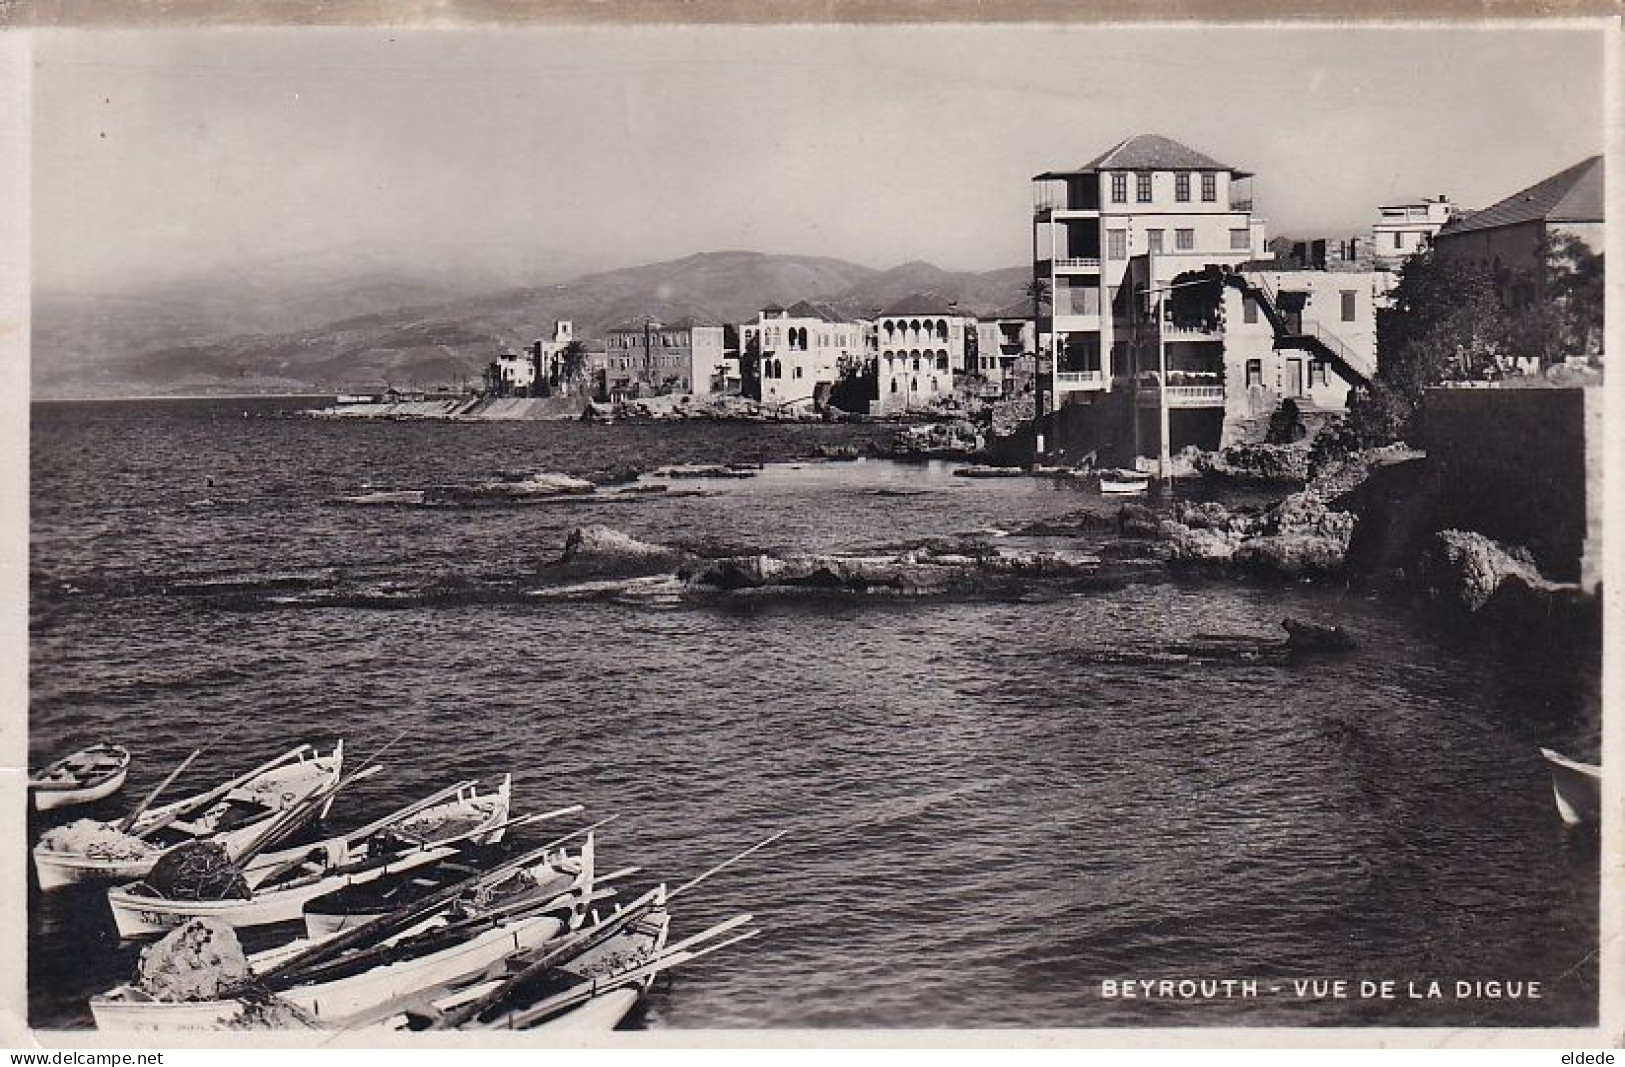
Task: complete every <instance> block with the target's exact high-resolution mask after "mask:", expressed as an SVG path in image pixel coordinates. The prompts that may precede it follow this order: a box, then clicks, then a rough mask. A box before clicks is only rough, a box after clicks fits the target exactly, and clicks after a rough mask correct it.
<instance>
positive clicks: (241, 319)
mask: <svg viewBox="0 0 1625 1067" xmlns="http://www.w3.org/2000/svg"><path fill="white" fill-rule="evenodd" d="M370 266H371V268H372V269H369V270H368V271H366V272H364V273H359V274H349V275H343V274H342V273H341V272H340V271H339V270H338V269H337V268H336V267H331V266H328V265H323V268H322V269H320V270H316V269H301V270H297V271H292V272H290V271H288V270H287V269H286V268H285V267H284V269H281V270H276V271H262V272H238V273H235V274H233V275H230V276H220V277H213V278H209V279H199V280H193V281H190V282H186V283H180V282H166V283H164V284H161V285H156V284H155V285H154V286H151V287H149V288H148V289H147V290H145V291H138V292H125V293H120V294H116V295H107V294H102V295H84V294H78V295H72V294H62V293H37V294H36V296H35V301H34V310H33V318H34V325H33V346H32V347H33V389H34V394H35V396H39V397H52V396H132V395H148V394H153V395H165V394H171V395H175V394H187V393H225V392H245V393H246V392H267V391H282V390H286V391H312V392H322V391H329V390H333V391H345V390H347V389H360V388H366V387H371V386H377V385H380V384H382V383H385V382H388V383H391V384H395V385H401V386H409V385H413V384H416V385H425V386H427V385H439V384H445V383H451V382H457V381H460V380H464V379H477V378H478V377H479V375H480V372H481V369H482V368H483V367H484V366H485V365H486V364H487V363H489V362H490V361H491V360H492V359H493V358H495V356H496V355H497V354H499V353H500V352H502V351H504V350H516V349H519V348H521V347H523V346H524V345H526V344H528V343H529V342H530V341H531V340H532V339H533V338H536V337H548V336H551V334H552V329H553V322H554V321H555V320H557V319H568V320H570V321H571V322H573V323H574V324H575V328H576V334H577V336H580V337H586V338H596V337H602V336H604V334H605V332H606V331H608V330H609V329H610V328H611V327H613V326H616V325H619V324H621V323H624V322H629V321H633V320H636V319H639V318H641V316H643V315H646V314H649V315H654V316H655V317H656V318H664V319H668V320H671V319H676V318H680V317H683V316H696V317H701V318H710V319H714V320H717V321H721V322H739V321H744V320H747V319H751V318H754V317H755V314H756V312H757V311H758V310H759V309H761V308H762V307H764V306H766V305H768V304H774V303H778V304H785V305H787V304H790V303H792V302H794V301H796V300H800V299H804V298H805V299H814V300H823V301H826V302H829V303H831V304H834V305H835V306H837V307H838V308H841V309H842V310H845V311H847V312H849V313H851V314H854V315H871V314H873V313H874V312H875V310H876V309H878V308H880V307H884V306H885V305H886V304H888V303H891V302H893V301H896V300H898V299H900V298H902V297H904V296H908V295H910V294H912V293H916V292H932V293H936V294H937V295H939V296H943V297H946V298H948V299H952V300H957V301H958V302H959V303H960V304H961V305H963V306H964V307H966V308H967V309H968V310H971V311H974V312H977V313H985V312H989V311H993V310H996V309H998V308H1001V307H1005V306H1007V305H1009V304H1012V303H1015V302H1018V301H1021V300H1024V299H1025V296H1024V292H1025V287H1026V285H1027V280H1028V277H1029V271H1028V269H1027V268H1026V267H1011V268H1007V269H1003V270H995V271H988V272H984V273H976V272H956V271H947V270H943V269H941V268H939V267H936V266H933V265H931V264H929V263H920V262H913V263H905V264H903V265H902V266H898V267H893V268H891V269H890V270H884V271H877V270H874V269H872V268H869V267H862V266H859V265H857V264H855V263H848V262H846V261H844V260H839V259H824V258H815V257H809V256H787V255H769V254H765V253H760V252H707V253H701V254H698V255H692V256H688V257H685V258H683V259H678V260H672V261H669V262H664V263H651V264H647V265H644V266H639V267H627V268H623V269H619V270H609V271H600V272H598V273H593V274H583V275H580V276H577V277H574V278H573V279H572V280H568V281H565V280H562V279H558V280H554V279H551V278H546V279H545V281H544V283H543V284H529V285H525V286H522V287H511V286H509V287H503V286H502V285H501V284H500V282H499V281H498V282H497V284H493V281H495V280H494V279H492V278H489V277H486V278H480V277H471V276H468V275H466V274H455V273H454V274H449V275H440V276H436V275H433V274H428V273H423V272H420V273H417V274H412V273H408V272H405V271H401V270H391V269H388V265H370ZM545 273H546V272H545V271H535V270H532V271H531V276H532V277H535V276H537V275H538V274H541V275H542V276H543V277H544V278H545ZM290 278H291V279H293V280H289V279H290Z"/></svg>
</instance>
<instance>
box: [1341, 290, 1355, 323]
mask: <svg viewBox="0 0 1625 1067" xmlns="http://www.w3.org/2000/svg"><path fill="white" fill-rule="evenodd" d="M1354 295H1355V293H1354V290H1353V289H1344V290H1343V321H1344V322H1353V321H1354Z"/></svg>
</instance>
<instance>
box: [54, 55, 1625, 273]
mask: <svg viewBox="0 0 1625 1067" xmlns="http://www.w3.org/2000/svg"><path fill="white" fill-rule="evenodd" d="M1602 38H1603V34H1602V33H1600V32H1598V31H1597V30H1583V29H1581V30H1573V29H1570V30H1562V31H1559V30H1551V29H1530V28H1521V29H1515V30H1505V29H1503V30H1500V31H1474V30H1464V29H1421V28H1415V27H1410V28H1368V29H1351V28H1346V27H1344V28H1322V29H1270V28H1261V27H1251V28H1239V29H1215V28H1184V29H1097V28H1086V27H1079V28H1057V27H997V28H982V27H946V26H941V27H921V26H907V27H884V28H881V27H873V28H843V27H834V28H831V27H818V28H798V27H783V28H754V29H753V28H738V27H732V28H710V29H706V28H688V29H667V28H638V29H569V30H565V29H549V30H535V31H528V30H521V31H516V30H513V29H504V30H500V31H486V30H479V31H433V32H430V31H425V32H416V33H414V32H404V33H403V32H400V31H366V32H358V31H348V30H307V31H283V30H215V31H187V32H150V31H149V32H130V31H124V32H118V31H104V32H91V31H73V32H68V33H59V34H46V35H42V36H40V37H39V38H38V39H37V42H36V44H37V48H36V65H35V72H34V89H33V91H34V114H35V133H34V250H35V251H34V255H35V277H36V280H38V281H39V282H41V283H42V284H46V285H81V284H91V283H96V284H106V283H108V282H110V281H113V280H117V279H122V278H129V277H145V276H151V275H153V274H155V273H173V272H177V271H188V270H192V269H194V268H196V269H213V268H214V267H216V266H218V265H220V264H223V263H227V262H230V261H231V260H233V259H238V258H242V259H251V260H258V259H267V258H274V257H279V256H284V255H288V254H298V253H305V252H312V251H323V250H329V249H335V248H336V249H341V250H352V251H353V250H365V252H366V253H367V254H368V256H369V257H374V258H375V257H377V256H379V255H386V256H398V257H402V258H403V259H405V260H409V261H410V260H412V259H414V258H417V259H421V258H423V257H427V256H447V255H450V256H467V255H471V254H473V255H477V254H478V249H479V248H481V247H482V246H486V245H491V246H494V248H495V247H501V248H512V247H514V246H537V247H545V248H553V249H561V250H565V251H567V252H570V253H572V254H575V255H578V256H585V257H587V258H588V259H590V260H592V261H595V262H599V263H607V264H612V265H618V264H624V265H630V264H634V263H643V262H649V261H652V260H657V259H665V258H671V257H676V256H681V255H686V254H688V253H691V252H698V251H711V250H718V249H726V248H748V249H755V250H760V251H766V252H790V253H801V254H809V255H829V256H838V257H841V258H845V259H851V260H855V261H857V262H860V263H865V264H868V265H871V266H877V267H884V266H891V265H894V264H896V263H900V262H903V261H905V260H910V259H925V260H929V261H932V262H934V263H937V264H939V265H941V266H945V267H954V268H976V269H986V268H992V267H998V266H1009V265H1013V264H1017V263H1020V262H1022V261H1023V260H1024V259H1025V258H1026V257H1027V256H1028V254H1029V243H1030V233H1029V230H1028V218H1029V211H1030V204H1031V191H1030V185H1029V180H1030V178H1031V177H1032V175H1033V174H1035V173H1038V172H1039V171H1042V170H1046V169H1049V168H1052V167H1062V166H1069V165H1076V164H1079V163H1082V162H1084V161H1085V160H1087V159H1089V158H1090V157H1092V156H1094V155H1096V154H1097V153H1099V152H1101V151H1102V150H1104V149H1105V148H1107V147H1109V146H1110V145H1112V144H1113V143H1115V142H1116V141H1118V140H1120V139H1122V138H1123V137H1125V136H1128V135H1130V134H1133V133H1137V132H1157V133H1162V134H1166V135H1168V136H1170V137H1173V138H1175V139H1177V140H1181V141H1184V142H1185V143H1187V144H1189V145H1191V146H1192V147H1194V148H1197V149H1199V150H1201V151H1204V152H1206V153H1208V154H1209V155H1212V156H1214V157H1216V158H1218V159H1220V160H1222V161H1224V162H1227V163H1231V164H1233V165H1236V166H1239V167H1242V168H1245V169H1248V170H1252V171H1254V172H1256V173H1257V175H1258V177H1257V178H1256V179H1255V183H1254V192H1255V198H1256V201H1257V205H1258V208H1257V209H1258V211H1259V212H1260V213H1261V214H1263V215H1265V216H1266V217H1267V218H1268V219H1269V220H1270V229H1271V232H1303V231H1305V230H1320V229H1330V230H1353V229H1357V228H1360V227H1362V226H1365V225H1368V224H1369V220H1370V216H1371V215H1372V214H1373V210H1374V208H1375V206H1376V205H1377V204H1378V203H1380V202H1383V201H1385V200H1388V199H1391V198H1394V197H1402V196H1412V195H1419V194H1427V195H1435V194H1438V193H1449V194H1450V195H1451V196H1452V197H1453V198H1455V199H1456V200H1457V201H1458V202H1462V203H1465V204H1468V205H1480V206H1481V205H1483V204H1487V203H1489V202H1491V201H1493V200H1496V199H1499V198H1500V197H1502V196H1504V195H1507V194H1508V193H1511V192H1513V191H1515V190H1516V189H1517V188H1519V187H1521V186H1523V185H1526V184H1528V183H1530V182H1532V181H1535V180H1537V179H1539V178H1542V177H1544V176H1546V175H1548V174H1550V173H1552V172H1553V171H1556V170H1558V169H1560V168H1562V167H1565V166H1567V165H1569V164H1571V163H1574V162H1577V161H1578V160H1580V159H1582V158H1584V157H1585V156H1588V155H1592V154H1595V153H1597V152H1600V151H1602V141H1603V127H1602V117H1603V112H1604V101H1603V96H1604V68H1603V44H1604V42H1603V39H1602ZM493 254H495V251H494V249H493Z"/></svg>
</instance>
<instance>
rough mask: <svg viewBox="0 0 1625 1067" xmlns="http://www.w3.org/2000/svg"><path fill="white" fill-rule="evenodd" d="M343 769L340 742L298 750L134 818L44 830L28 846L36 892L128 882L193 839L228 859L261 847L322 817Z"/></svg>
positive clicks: (299, 748)
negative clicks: (321, 750) (323, 749)
mask: <svg viewBox="0 0 1625 1067" xmlns="http://www.w3.org/2000/svg"><path fill="white" fill-rule="evenodd" d="M343 766H344V743H343V742H342V741H341V742H339V743H338V744H337V745H335V746H334V748H333V751H332V752H331V753H330V754H329V755H326V756H322V755H318V754H317V753H316V751H315V750H314V749H313V748H312V747H311V746H309V745H300V746H299V747H298V748H295V749H293V750H291V751H289V752H286V753H284V754H283V755H281V756H279V757H277V758H276V759H274V760H271V761H269V762H267V763H263V764H261V765H260V766H258V767H255V768H254V769H253V770H251V771H248V772H246V773H244V774H241V775H238V776H237V777H236V778H233V779H231V780H230V781H228V782H225V783H223V784H222V785H219V786H216V787H215V788H214V789H211V790H209V791H208V792H206V793H201V794H198V795H197V796H194V797H188V798H186V799H185V800H177V801H175V802H174V803H171V804H166V805H163V806H162V807H154V808H146V809H144V810H140V809H138V814H137V815H136V816H135V817H134V818H127V819H124V820H117V821H106V822H92V821H90V820H80V821H79V822H76V823H70V824H68V825H67V826H61V827H56V828H55V829H52V830H48V831H46V833H45V834H44V835H42V836H41V838H40V840H39V843H38V844H36V845H35V846H34V869H35V871H36V872H37V873H38V875H39V884H40V888H41V889H44V890H51V889H56V888H59V887H61V886H65V885H68V884H70V883H73V882H80V881H85V880H89V879H104V880H108V881H134V880H135V879H138V878H143V877H145V876H146V874H147V873H148V872H149V871H151V870H152V865H153V864H154V863H156V862H157V861H158V859H159V857H160V856H163V855H164V854H165V853H167V852H169V851H171V850H172V849H175V848H178V847H179V846H181V845H183V844H187V843H189V842H194V841H205V840H207V841H214V842H215V843H217V844H219V845H221V846H222V847H223V848H224V849H225V850H226V852H227V854H228V855H229V856H230V857H231V858H232V859H236V858H237V857H240V856H242V855H244V854H247V853H249V852H250V851H252V850H257V849H263V848H266V847H268V846H270V845H272V844H275V843H277V842H278V841H281V840H284V839H285V838H287V837H288V836H289V835H291V834H292V833H294V832H296V831H297V830H299V829H300V828H301V827H302V826H303V825H305V823H308V822H309V821H311V820H312V819H319V818H322V817H323V816H325V815H326V814H327V809H328V806H329V805H330V804H331V802H332V794H333V791H334V790H335V789H336V788H337V787H338V784H339V781H340V779H341V774H342V771H343ZM149 799H150V798H149Z"/></svg>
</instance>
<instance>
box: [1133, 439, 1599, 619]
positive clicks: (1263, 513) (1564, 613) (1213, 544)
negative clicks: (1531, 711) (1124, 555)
mask: <svg viewBox="0 0 1625 1067" xmlns="http://www.w3.org/2000/svg"><path fill="white" fill-rule="evenodd" d="M1429 474H1430V472H1429V470H1428V467H1427V458H1426V456H1425V455H1423V454H1422V453H1420V452H1417V451H1415V450H1413V449H1409V448H1406V447H1405V446H1403V445H1394V446H1389V447H1388V448H1383V449H1374V450H1369V451H1366V452H1362V453H1358V454H1356V455H1354V456H1351V457H1349V458H1348V459H1346V460H1343V461H1342V462H1339V463H1337V464H1334V465H1332V466H1331V467H1330V468H1329V469H1327V470H1326V471H1324V472H1322V473H1321V474H1319V475H1317V476H1316V477H1315V478H1313V479H1311V480H1310V481H1309V482H1308V483H1307V484H1306V485H1305V486H1304V488H1303V489H1301V490H1299V491H1297V492H1294V493H1291V494H1289V495H1288V496H1286V497H1284V498H1283V499H1281V500H1280V501H1278V502H1277V503H1275V504H1273V505H1270V506H1267V507H1262V508H1238V509H1234V510H1232V509H1230V508H1227V507H1226V506H1225V505H1223V504H1219V503H1213V502H1207V503H1194V502H1189V501H1176V502H1174V503H1173V504H1172V505H1170V506H1168V507H1166V508H1164V509H1161V510H1155V509H1152V508H1149V507H1146V506H1144V505H1139V504H1129V505H1125V506H1124V507H1123V508H1122V510H1121V511H1120V512H1119V515H1118V522H1119V529H1120V532H1121V533H1122V534H1124V535H1125V536H1129V537H1139V538H1143V539H1146V540H1149V541H1153V542H1155V543H1157V544H1158V545H1160V546H1161V548H1162V551H1163V553H1164V556H1165V558H1166V560H1167V561H1168V563H1169V565H1170V566H1172V567H1176V568H1189V569H1198V570H1207V571H1213V572H1230V573H1237V574H1249V575H1255V576H1259V575H1261V576H1267V577H1270V578H1274V579H1278V580H1290V581H1312V582H1336V583H1343V584H1347V585H1350V586H1353V587H1356V588H1360V589H1366V590H1371V591H1374V592H1378V593H1382V594H1385V595H1388V596H1392V597H1397V598H1409V599H1414V600H1418V601H1421V602H1423V603H1425V604H1427V605H1429V606H1431V607H1435V608H1438V609H1441V610H1442V612H1443V614H1444V616H1445V617H1446V618H1447V619H1448V620H1450V621H1452V622H1455V623H1467V624H1469V625H1471V626H1474V627H1478V628H1483V629H1487V630H1490V631H1495V632H1500V633H1505V634H1509V635H1514V636H1519V637H1531V638H1537V639H1548V640H1559V641H1582V642H1587V643H1591V644H1600V640H1601V625H1602V617H1601V598H1600V591H1598V590H1587V589H1585V588H1583V587H1582V586H1580V585H1579V584H1578V583H1574V582H1562V581H1554V580H1552V579H1550V578H1548V577H1546V576H1545V575H1543V574H1542V573H1541V571H1540V569H1539V567H1538V565H1537V564H1536V562H1535V560H1534V557H1533V556H1532V555H1531V554H1530V553H1529V552H1528V550H1526V549H1524V548H1522V547H1520V546H1516V545H1504V544H1501V543H1499V542H1497V541H1495V540H1493V539H1491V538H1489V537H1486V536H1484V535H1483V534H1481V533H1477V532H1475V531H1472V530H1460V529H1451V528H1445V527H1441V526H1439V525H1438V524H1437V523H1435V522H1434V521H1433V520H1432V518H1431V511H1432V507H1431V498H1432V495H1433V492H1434V490H1433V487H1432V485H1431V481H1430V478H1429Z"/></svg>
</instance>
